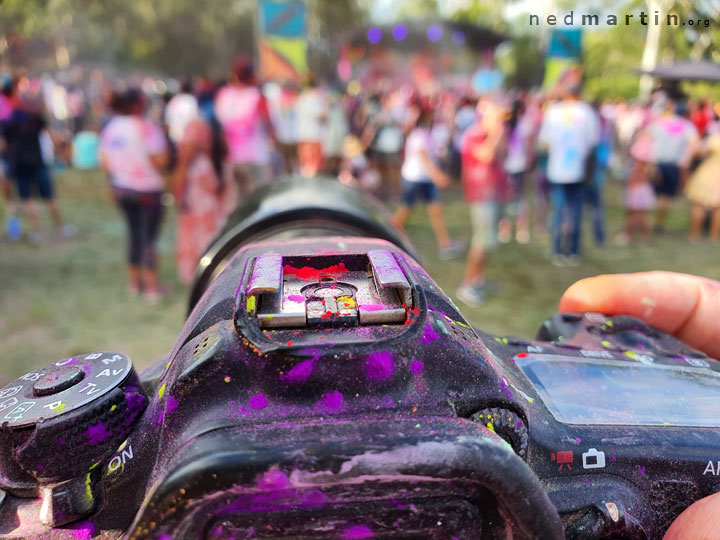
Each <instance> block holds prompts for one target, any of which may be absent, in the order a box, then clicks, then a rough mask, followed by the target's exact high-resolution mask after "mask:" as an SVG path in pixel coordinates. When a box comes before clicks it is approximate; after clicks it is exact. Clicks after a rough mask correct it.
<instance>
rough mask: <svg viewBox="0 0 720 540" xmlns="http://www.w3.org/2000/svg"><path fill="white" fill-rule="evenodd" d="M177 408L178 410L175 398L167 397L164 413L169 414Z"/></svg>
mask: <svg viewBox="0 0 720 540" xmlns="http://www.w3.org/2000/svg"><path fill="white" fill-rule="evenodd" d="M177 408H178V402H177V399H175V398H174V397H172V396H168V398H167V403H166V404H165V412H166V413H167V414H170V413H171V412H173V411H174V410H175V409H177Z"/></svg>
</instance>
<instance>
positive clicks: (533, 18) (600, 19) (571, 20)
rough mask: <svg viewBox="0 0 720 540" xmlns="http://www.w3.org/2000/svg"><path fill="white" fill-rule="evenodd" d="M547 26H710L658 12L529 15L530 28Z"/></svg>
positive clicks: (705, 22) (698, 21)
mask: <svg viewBox="0 0 720 540" xmlns="http://www.w3.org/2000/svg"><path fill="white" fill-rule="evenodd" d="M541 24H547V25H549V26H557V25H563V26H601V25H605V26H619V25H623V24H624V25H625V26H630V25H631V24H640V25H642V26H648V25H649V24H650V25H660V24H665V25H667V26H696V27H697V26H704V27H705V28H707V27H709V26H710V19H683V18H681V17H680V15H677V14H676V13H668V14H667V15H665V16H662V15H660V12H659V11H655V13H646V12H644V11H641V12H640V13H626V14H624V15H614V14H612V13H607V14H604V15H598V14H590V13H582V14H581V13H576V12H574V11H570V12H569V13H566V14H565V15H543V16H541V15H533V14H530V26H540V25H541Z"/></svg>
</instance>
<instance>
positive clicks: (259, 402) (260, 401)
mask: <svg viewBox="0 0 720 540" xmlns="http://www.w3.org/2000/svg"><path fill="white" fill-rule="evenodd" d="M248 405H250V408H251V409H255V410H259V409H264V408H265V407H267V406H268V400H267V398H266V397H265V394H256V395H254V396H251V397H250V400H249V401H248Z"/></svg>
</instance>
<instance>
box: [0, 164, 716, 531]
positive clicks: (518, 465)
mask: <svg viewBox="0 0 720 540" xmlns="http://www.w3.org/2000/svg"><path fill="white" fill-rule="evenodd" d="M52 360H53V362H52V363H50V364H49V365H48V366H46V367H45V368H43V369H39V370H36V371H33V372H31V373H28V374H26V375H24V376H23V377H20V378H19V379H17V380H16V381H14V382H12V383H10V384H9V385H7V386H6V387H5V388H3V389H2V390H0V429H1V430H2V433H1V435H0V537H1V538H32V539H47V540H56V539H65V538H68V539H90V538H98V539H117V538H123V539H128V540H129V539H158V540H170V539H237V540H240V539H251V540H255V539H263V540H270V539H272V540H281V539H283V540H284V539H294V540H316V539H317V540H319V539H335V540H358V539H423V540H425V539H438V540H455V539H457V540H485V539H487V540H491V539H492V540H499V539H510V538H512V539H547V540H554V539H560V538H574V539H616V540H619V539H624V540H640V539H657V538H661V537H662V535H663V534H664V532H665V530H666V529H667V527H668V526H669V524H670V523H671V522H672V520H673V519H674V518H675V517H677V515H678V514H679V513H680V512H681V511H682V510H683V509H685V508H686V507H687V506H689V505H690V504H691V503H692V502H693V501H695V500H697V499H699V498H701V497H703V496H706V495H708V494H710V493H713V492H714V491H716V490H717V489H718V486H719V485H720V484H719V481H718V475H720V431H719V430H718V427H717V426H718V424H720V364H719V363H718V362H717V361H716V360H713V359H711V358H707V357H706V356H705V355H703V354H702V353H700V352H698V351H695V350H692V349H690V348H688V347H687V346H686V345H685V344H683V343H681V342H679V341H677V340H676V339H674V338H673V337H671V336H669V335H667V334H665V333H663V332H660V331H658V330H656V329H654V328H651V327H649V326H648V325H646V324H644V323H643V322H641V321H639V320H636V319H633V318H630V317H623V316H618V317H606V316H604V315H601V314H598V313H562V314H559V315H555V316H553V317H552V318H550V319H549V320H547V321H546V322H545V323H544V324H543V325H542V326H541V327H540V330H539V331H538V334H537V338H536V340H535V341H527V340H525V339H520V338H516V337H496V336H492V335H489V334H487V333H484V332H482V331H481V330H476V329H474V328H473V327H472V326H471V325H470V324H469V323H468V322H467V320H466V319H465V318H464V317H463V315H462V314H461V313H460V311H459V310H458V308H457V307H456V306H455V305H454V304H453V302H452V301H451V300H450V298H448V296H447V295H446V294H444V293H443V291H442V290H440V288H439V287H438V286H437V285H436V284H435V282H434V281H433V280H432V278H431V277H430V276H429V275H428V274H427V272H425V270H423V268H422V266H420V264H419V263H418V262H417V258H416V257H415V256H414V255H413V249H412V247H411V245H410V243H409V242H408V240H407V239H406V237H405V236H403V235H402V234H401V233H400V232H398V231H397V230H395V229H394V228H393V227H392V226H391V225H390V222H389V220H388V216H387V214H386V213H385V212H384V211H383V209H382V207H381V206H380V205H379V204H378V203H376V202H374V201H372V200H370V199H368V198H366V197H365V196H363V195H362V194H360V193H358V192H356V191H354V190H352V189H350V188H348V187H346V186H343V185H341V184H340V183H338V182H337V181H335V180H331V179H322V178H318V179H301V180H298V179H295V180H287V181H283V182H278V183H275V184H272V185H270V186H267V187H265V188H263V189H261V190H259V191H258V192H257V193H256V194H255V195H254V197H253V198H251V199H250V200H248V201H247V203H246V204H245V205H244V206H242V207H240V208H239V209H238V210H237V211H236V212H235V213H234V214H233V215H232V216H231V218H230V220H229V221H228V224H227V225H226V227H225V229H224V230H223V231H222V233H221V234H220V235H219V236H218V238H217V239H216V241H215V242H214V243H213V244H212V246H211V247H210V248H209V250H208V251H207V253H206V254H205V256H204V257H203V258H202V260H201V261H200V265H199V267H198V270H197V274H196V280H195V283H194V286H193V289H192V294H191V300H190V314H189V316H188V318H187V321H186V323H185V325H184V327H183V329H182V331H181V332H180V335H179V336H178V339H177V341H176V343H175V345H174V346H173V348H172V350H171V351H170V353H169V354H168V355H167V356H166V357H165V358H163V359H162V360H161V361H159V362H157V363H156V364H154V365H153V366H151V367H150V368H148V369H147V370H145V371H143V372H142V373H140V374H138V373H136V372H135V370H134V369H133V365H132V362H131V360H130V358H128V357H127V356H126V355H124V354H122V353H121V352H115V351H90V352H88V353H87V354H82V355H78V356H73V357H71V358H64V359H60V358H58V359H52Z"/></svg>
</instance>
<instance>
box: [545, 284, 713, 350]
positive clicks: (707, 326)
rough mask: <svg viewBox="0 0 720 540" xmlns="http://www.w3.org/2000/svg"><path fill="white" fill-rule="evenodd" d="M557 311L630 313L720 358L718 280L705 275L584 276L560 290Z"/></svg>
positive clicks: (610, 313)
mask: <svg viewBox="0 0 720 540" xmlns="http://www.w3.org/2000/svg"><path fill="white" fill-rule="evenodd" d="M558 310H559V311H560V312H567V311H597V312H600V313H604V314H606V315H632V316H634V317H637V318H639V319H642V320H644V321H645V322H647V323H648V324H650V325H652V326H655V327H656V328H659V329H660V330H664V331H665V332H669V333H671V334H674V335H675V336H676V337H677V338H678V339H680V340H682V341H684V342H685V343H687V344H688V345H690V346H691V347H695V348H697V349H700V350H701V351H703V352H705V353H707V354H709V355H710V356H713V357H715V358H719V357H720V340H718V339H717V336H718V335H720V283H718V282H717V281H713V280H711V279H707V278H701V277H697V276H689V275H686V274H676V273H673V272H640V273H637V274H607V275H602V276H597V277H592V278H587V279H583V280H580V281H578V282H577V283H575V284H574V285H572V286H571V287H570V288H569V289H568V290H567V291H566V292H565V294H564V295H563V297H562V298H561V299H560V304H559V306H558Z"/></svg>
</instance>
